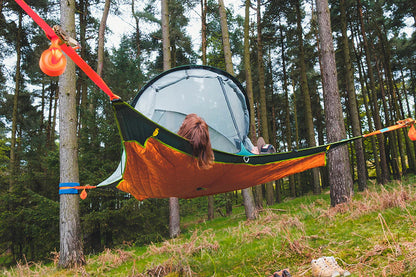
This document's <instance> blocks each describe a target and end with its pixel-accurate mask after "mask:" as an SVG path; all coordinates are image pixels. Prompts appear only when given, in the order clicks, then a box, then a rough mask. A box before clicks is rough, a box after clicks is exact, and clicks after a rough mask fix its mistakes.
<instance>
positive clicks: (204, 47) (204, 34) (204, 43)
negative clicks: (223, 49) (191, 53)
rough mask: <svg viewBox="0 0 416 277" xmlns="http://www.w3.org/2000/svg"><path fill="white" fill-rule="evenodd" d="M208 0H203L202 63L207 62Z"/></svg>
mask: <svg viewBox="0 0 416 277" xmlns="http://www.w3.org/2000/svg"><path fill="white" fill-rule="evenodd" d="M207 8H208V5H207V0H201V21H202V22H201V39H202V43H201V50H202V64H203V65H206V64H207Z"/></svg>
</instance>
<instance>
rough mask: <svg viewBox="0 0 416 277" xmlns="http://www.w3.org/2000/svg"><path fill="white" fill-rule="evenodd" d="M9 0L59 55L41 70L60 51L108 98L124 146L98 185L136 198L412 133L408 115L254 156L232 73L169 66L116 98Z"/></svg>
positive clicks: (178, 192)
mask: <svg viewBox="0 0 416 277" xmlns="http://www.w3.org/2000/svg"><path fill="white" fill-rule="evenodd" d="M15 1H16V3H18V4H19V5H20V6H21V7H22V8H23V9H24V10H25V11H26V12H27V13H28V14H29V15H30V16H31V17H32V18H33V20H34V21H35V22H36V23H37V24H38V25H39V26H40V27H41V28H42V29H43V30H44V31H45V33H46V36H47V37H48V38H49V39H50V40H51V41H52V45H51V47H50V49H49V50H50V51H49V52H48V53H54V54H56V55H58V56H59V59H58V58H45V61H44V62H45V63H46V64H48V63H49V64H50V68H52V69H53V71H49V70H48V69H47V68H48V66H46V65H45V64H43V65H42V66H41V69H42V70H43V71H44V72H45V73H51V72H52V74H58V73H56V72H60V73H61V71H62V70H61V69H59V70H56V68H55V67H56V63H57V61H58V62H60V59H61V58H62V57H61V56H62V55H59V53H60V51H61V50H62V51H63V52H65V53H66V54H67V55H68V57H69V58H70V59H72V60H73V61H74V62H75V63H76V64H77V65H78V66H79V67H80V68H81V70H83V71H84V72H85V73H86V74H87V76H89V77H90V78H91V80H92V81H93V82H94V83H95V84H96V85H97V86H98V87H100V88H101V89H102V90H103V92H105V93H106V94H107V95H108V96H109V97H110V100H111V104H112V106H113V109H114V113H115V119H116V121H117V126H118V129H119V133H120V137H121V142H122V146H123V149H124V150H123V154H122V161H121V163H120V164H119V166H118V168H117V170H116V171H115V172H114V173H113V174H112V175H111V176H110V177H109V178H108V179H107V180H105V181H104V182H102V183H100V184H99V185H97V187H104V186H107V185H111V184H115V185H116V186H117V188H118V189H120V190H122V191H125V192H128V193H130V194H132V195H133V196H134V197H135V198H137V199H139V200H143V199H146V198H167V197H178V198H192V197H198V196H204V195H213V194H218V193H224V192H229V191H234V190H239V189H244V188H248V187H251V186H255V185H258V184H262V183H266V182H270V181H273V180H277V179H280V178H283V177H285V176H288V175H291V174H294V173H298V172H302V171H304V170H307V169H311V168H315V167H320V166H324V165H325V163H326V153H327V151H330V149H331V148H333V147H336V146H339V145H342V144H345V143H348V142H350V141H353V140H356V139H360V138H363V137H368V136H371V135H375V134H379V133H384V132H388V131H392V130H395V129H398V128H403V127H406V126H410V125H411V126H412V127H411V129H410V133H409V136H411V138H412V139H414V138H415V133H416V131H415V129H414V126H413V123H414V120H412V119H407V120H403V121H400V122H398V124H397V125H394V126H391V127H388V128H384V129H382V130H378V131H375V132H372V133H369V134H365V135H362V136H359V137H353V138H349V139H345V140H342V141H338V142H334V143H330V144H326V145H322V146H318V147H313V148H307V149H301V150H295V151H291V152H286V153H273V154H265V155H253V154H251V152H250V151H249V150H250V149H251V148H252V147H253V145H252V143H251V142H250V140H249V139H248V137H247V135H248V130H249V112H250V111H249V109H248V100H247V97H246V94H245V92H244V88H243V86H242V85H241V84H240V83H239V82H238V81H237V80H236V79H235V78H234V77H233V76H231V75H229V74H228V73H226V72H224V71H222V70H220V69H217V68H213V67H207V66H198V65H188V66H182V67H178V68H174V69H171V70H169V71H166V72H164V73H162V74H160V75H159V76H157V77H155V78H154V79H152V80H151V81H150V82H149V83H148V84H147V85H146V86H145V87H144V88H143V89H142V90H141V91H140V92H139V93H138V95H137V96H136V97H135V99H134V101H133V102H132V104H131V105H130V104H128V103H126V102H124V101H122V100H121V99H120V97H118V96H117V95H115V94H114V93H113V92H112V91H111V90H110V88H109V87H108V86H107V85H106V83H105V82H104V81H103V80H102V79H101V77H100V76H98V74H97V73H96V72H95V71H94V70H92V69H91V67H90V66H89V65H88V64H86V62H85V61H84V60H83V59H82V58H81V57H80V56H79V55H78V54H77V53H76V52H75V50H74V48H72V47H71V46H70V44H71V40H72V39H71V38H68V37H66V36H65V34H64V33H63V32H62V30H60V29H59V28H55V30H58V31H59V32H55V31H54V30H53V29H52V28H51V27H50V26H49V25H48V24H47V23H46V22H45V21H44V20H43V19H41V18H40V17H39V16H38V15H37V14H36V13H35V12H34V11H33V10H32V9H31V8H30V7H29V6H27V4H26V3H25V2H24V1H23V0H15ZM56 50H59V51H56ZM46 51H48V50H46ZM46 51H45V52H46ZM48 57H49V56H48ZM45 68H46V70H45ZM55 70H56V71H55ZM60 73H59V74H60ZM59 74H58V75H59ZM55 76H56V75H55ZM189 113H196V114H198V115H199V116H201V117H203V118H204V119H205V121H206V122H207V124H208V125H209V131H210V136H211V140H212V147H213V148H214V155H215V161H214V164H213V166H212V167H211V168H209V169H200V168H198V167H197V165H196V162H195V157H193V155H192V148H191V145H190V143H189V142H188V140H186V139H185V138H183V137H180V136H178V135H177V134H176V131H177V130H178V129H179V127H180V125H181V123H182V121H183V119H184V118H185V116H186V115H187V114H189ZM92 187H94V186H78V187H77V186H74V187H72V188H71V187H61V188H60V190H66V191H67V190H69V191H70V192H69V193H73V191H77V190H78V189H84V190H85V188H92Z"/></svg>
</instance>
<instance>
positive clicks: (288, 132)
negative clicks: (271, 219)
mask: <svg viewBox="0 0 416 277" xmlns="http://www.w3.org/2000/svg"><path fill="white" fill-rule="evenodd" d="M279 22H280V19H279ZM284 38H285V37H284V35H283V28H282V27H280V46H281V48H282V50H281V56H282V73H283V91H284V94H285V127H286V142H287V151H289V152H290V151H292V149H293V148H292V143H293V142H292V128H291V124H290V104H289V90H288V82H287V79H288V77H287V71H286V55H285V50H286V47H285V43H284ZM277 185H278V186H279V184H277ZM289 189H290V196H292V197H295V196H296V185H295V176H294V175H290V176H289Z"/></svg>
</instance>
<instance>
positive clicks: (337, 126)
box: [316, 0, 353, 206]
mask: <svg viewBox="0 0 416 277" xmlns="http://www.w3.org/2000/svg"><path fill="white" fill-rule="evenodd" d="M316 7H317V14H318V26H319V38H320V44H321V58H322V67H323V68H324V71H323V72H322V80H323V86H324V104H325V121H326V126H327V130H328V132H327V136H328V142H335V141H339V140H341V139H345V138H346V132H345V126H344V121H343V115H342V107H341V99H340V95H339V92H338V83H337V70H336V64H335V51H334V45H333V41H332V33H331V32H332V31H331V21H330V14H329V8H328V1H327V0H316ZM328 167H329V181H330V196H331V206H336V205H337V204H340V203H343V202H347V201H349V200H350V199H351V197H352V192H353V190H352V189H353V182H352V176H351V169H350V164H349V160H348V149H347V147H346V146H342V147H337V148H335V149H333V150H332V151H330V152H329V153H328Z"/></svg>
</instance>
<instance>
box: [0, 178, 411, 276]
mask: <svg viewBox="0 0 416 277" xmlns="http://www.w3.org/2000/svg"><path fill="white" fill-rule="evenodd" d="M182 224H183V226H182V234H181V235H180V236H179V237H178V238H176V239H170V240H166V241H164V242H161V243H158V244H151V245H148V246H143V247H134V246H127V245H126V246H123V247H120V248H118V249H106V250H105V251H103V252H102V253H100V254H97V255H90V256H87V257H86V260H87V264H86V266H84V267H80V268H75V269H70V270H62V269H57V267H56V260H57V258H56V259H55V261H53V262H51V263H50V264H46V265H45V264H37V263H29V262H22V263H19V264H18V265H17V266H15V267H13V268H9V269H7V270H2V271H0V275H4V276H261V277H267V276H270V275H271V274H272V273H273V272H275V271H277V270H278V269H284V268H288V269H289V272H290V273H291V274H292V276H311V275H312V272H311V261H312V259H317V258H319V257H322V256H333V257H335V259H336V260H337V262H338V264H339V265H340V266H341V267H343V268H345V269H347V270H349V271H350V272H351V276H416V239H415V238H416V176H410V177H407V178H406V180H403V181H402V182H391V183H389V184H388V185H386V186H378V185H374V184H372V185H371V184H370V186H369V189H368V190H367V191H365V192H356V193H355V195H354V197H353V199H352V200H351V201H350V202H348V203H345V204H341V205H338V206H337V207H335V208H331V207H330V197H329V193H328V191H326V192H324V193H323V194H321V195H307V196H302V197H299V198H295V199H286V200H285V201H284V202H283V203H279V204H276V205H273V206H270V207H267V208H264V210H263V211H261V212H260V213H259V214H258V219H256V220H252V221H247V220H246V217H245V214H244V208H243V207H242V206H239V207H234V209H233V215H232V216H231V217H218V218H215V219H214V220H211V221H206V220H204V219H201V218H198V217H192V218H184V219H182Z"/></svg>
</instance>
